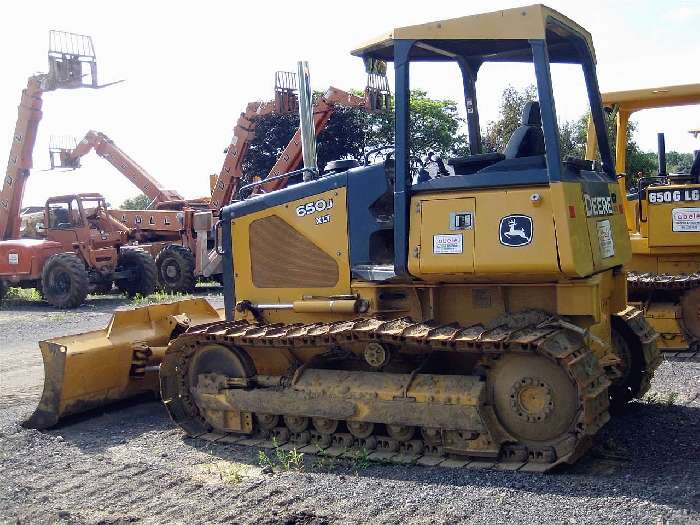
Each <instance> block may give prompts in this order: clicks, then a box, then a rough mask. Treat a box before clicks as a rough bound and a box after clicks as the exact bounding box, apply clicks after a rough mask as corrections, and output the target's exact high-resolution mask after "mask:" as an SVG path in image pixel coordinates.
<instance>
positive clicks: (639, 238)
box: [586, 84, 700, 359]
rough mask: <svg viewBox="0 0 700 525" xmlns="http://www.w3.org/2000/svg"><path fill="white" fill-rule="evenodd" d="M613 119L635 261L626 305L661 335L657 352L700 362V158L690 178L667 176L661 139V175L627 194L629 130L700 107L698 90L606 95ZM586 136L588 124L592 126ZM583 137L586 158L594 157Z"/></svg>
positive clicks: (629, 267)
mask: <svg viewBox="0 0 700 525" xmlns="http://www.w3.org/2000/svg"><path fill="white" fill-rule="evenodd" d="M602 99H603V105H604V106H605V107H606V108H610V109H614V110H616V111H617V113H616V129H617V134H616V137H617V139H616V142H615V155H616V156H615V172H616V173H617V174H618V182H619V184H620V193H621V195H622V196H623V201H622V202H623V203H624V211H625V216H626V219H627V229H628V231H629V235H630V240H631V246H632V258H631V259H630V261H629V262H628V263H627V264H626V265H625V269H626V270H627V272H628V273H627V287H628V292H629V300H630V301H631V302H633V303H634V304H635V305H636V306H637V307H639V308H641V309H642V310H643V311H644V315H645V317H646V318H647V321H648V322H649V323H650V324H651V325H652V326H653V327H654V328H655V329H656V331H657V332H659V334H660V336H661V337H660V339H659V347H660V348H661V350H662V351H664V352H666V353H667V356H670V357H673V358H675V359H694V358H697V357H698V355H700V346H699V345H700V237H698V235H700V233H699V232H700V179H699V177H700V156H699V152H697V151H696V152H695V162H694V163H693V166H692V167H691V169H690V171H689V172H688V173H667V170H666V163H665V140H664V137H663V134H660V137H659V146H660V147H659V173H658V174H657V175H656V176H653V177H642V178H640V179H639V180H638V181H637V187H635V188H630V189H629V190H628V189H627V188H626V186H625V184H626V178H625V176H624V174H625V172H626V171H627V139H628V137H627V124H628V122H629V119H630V117H631V115H632V114H634V113H635V112H637V111H643V110H645V109H653V108H669V107H681V106H687V105H698V104H700V84H686V85H680V86H663V87H656V88H649V89H638V90H633V91H616V92H610V93H603V95H602ZM589 128H590V124H589ZM594 149H595V134H593V133H591V132H590V129H589V133H588V144H587V150H588V151H587V154H586V158H588V159H592V158H594V156H595V151H594Z"/></svg>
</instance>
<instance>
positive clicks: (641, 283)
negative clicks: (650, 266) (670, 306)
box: [627, 272, 700, 292]
mask: <svg viewBox="0 0 700 525" xmlns="http://www.w3.org/2000/svg"><path fill="white" fill-rule="evenodd" d="M627 286H628V287H629V289H630V290H631V291H635V292H636V291H640V292H642V291H653V290H679V291H680V290H690V289H692V288H697V287H699V286H700V273H692V274H663V273H650V272H649V273H637V272H629V273H628V274H627Z"/></svg>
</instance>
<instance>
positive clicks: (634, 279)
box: [627, 272, 700, 362]
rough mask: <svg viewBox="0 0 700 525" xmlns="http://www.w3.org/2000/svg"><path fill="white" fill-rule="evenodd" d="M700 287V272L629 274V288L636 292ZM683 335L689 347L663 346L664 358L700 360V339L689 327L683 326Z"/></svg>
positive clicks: (683, 289)
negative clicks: (673, 347)
mask: <svg viewBox="0 0 700 525" xmlns="http://www.w3.org/2000/svg"><path fill="white" fill-rule="evenodd" d="M699 287H700V273H692V274H659V273H652V272H645V273H641V272H629V273H628V274H627V288H628V290H629V291H630V292H632V293H634V292H637V293H651V292H654V291H668V292H675V293H678V294H679V296H680V295H682V294H683V292H687V291H690V290H693V289H695V288H699ZM681 330H682V332H683V337H684V338H685V339H686V341H687V342H688V348H687V349H682V350H681V349H672V348H669V349H666V348H662V349H661V352H662V355H663V358H664V359H666V360H668V361H691V362H700V339H698V338H696V337H694V336H693V335H692V334H691V333H690V332H689V331H688V329H687V328H685V327H684V326H682V327H681Z"/></svg>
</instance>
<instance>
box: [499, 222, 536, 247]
mask: <svg viewBox="0 0 700 525" xmlns="http://www.w3.org/2000/svg"><path fill="white" fill-rule="evenodd" d="M516 224H517V221H516V220H515V219H511V220H509V221H508V231H507V232H505V233H504V234H503V235H505V236H506V237H508V238H509V239H510V238H512V237H522V238H523V239H525V240H526V241H527V242H530V237H528V236H527V235H526V234H525V229H524V228H516V227H515V225H516Z"/></svg>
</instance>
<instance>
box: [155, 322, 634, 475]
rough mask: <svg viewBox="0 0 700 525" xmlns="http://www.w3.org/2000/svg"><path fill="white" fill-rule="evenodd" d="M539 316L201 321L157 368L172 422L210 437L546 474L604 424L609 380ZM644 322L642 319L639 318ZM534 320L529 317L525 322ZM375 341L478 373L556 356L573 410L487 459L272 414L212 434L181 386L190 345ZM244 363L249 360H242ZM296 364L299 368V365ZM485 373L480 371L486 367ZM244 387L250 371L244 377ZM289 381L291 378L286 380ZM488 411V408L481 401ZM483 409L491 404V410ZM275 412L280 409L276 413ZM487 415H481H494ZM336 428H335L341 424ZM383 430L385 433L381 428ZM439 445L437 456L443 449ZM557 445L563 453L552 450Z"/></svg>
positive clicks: (423, 437)
mask: <svg viewBox="0 0 700 525" xmlns="http://www.w3.org/2000/svg"><path fill="white" fill-rule="evenodd" d="M541 315H542V314H540V315H539V317H538V315H535V314H533V313H530V315H529V317H528V314H525V315H522V314H516V315H512V316H506V318H505V319H501V322H499V323H498V324H496V325H489V326H485V325H482V324H476V325H472V326H466V327H465V326H459V325H457V324H454V323H453V324H448V325H439V324H435V323H432V322H418V323H417V322H414V321H412V320H411V319H409V318H400V319H395V320H391V321H385V320H381V319H376V318H367V319H357V320H352V321H342V322H335V323H316V324H299V325H278V324H277V325H259V324H250V323H248V322H247V321H224V322H217V323H212V324H208V325H200V326H198V327H196V328H193V329H191V330H189V331H188V332H186V333H185V334H183V335H181V336H180V337H178V338H177V339H176V340H174V341H173V342H171V345H170V347H169V349H168V351H167V353H166V355H165V358H164V361H163V364H162V366H161V394H162V397H163V400H164V403H165V406H166V408H167V409H168V412H169V413H170V415H171V417H172V419H173V420H174V421H175V422H176V423H177V424H178V425H179V426H180V427H181V428H183V429H184V430H185V432H187V433H188V434H189V435H190V436H193V437H199V438H201V439H206V440H209V441H215V442H217V443H237V444H241V445H249V446H258V447H263V448H265V447H268V448H269V447H273V446H283V448H288V449H291V448H296V449H299V450H300V451H301V452H304V453H307V454H315V453H320V454H323V455H329V456H333V457H337V456H345V457H352V456H357V455H358V454H367V455H368V456H367V457H368V459H370V460H378V461H392V462H398V463H416V464H422V465H442V466H445V467H450V466H452V467H462V466H466V467H468V468H498V469H506V470H523V471H539V472H544V471H547V470H549V469H551V468H553V467H554V466H556V465H558V464H560V463H564V462H568V463H572V462H574V461H576V460H577V459H578V458H579V457H580V456H581V455H582V454H583V453H584V452H585V451H586V450H587V449H588V448H589V446H590V443H591V438H592V436H593V435H594V434H595V433H596V432H598V430H599V429H600V428H601V427H602V426H603V425H604V424H605V423H606V422H607V421H608V420H609V414H608V403H609V400H608V386H609V385H610V381H609V379H608V377H607V376H606V373H605V371H604V370H603V368H602V367H601V366H600V365H599V364H598V361H597V359H596V357H595V356H594V354H593V353H592V351H591V350H590V349H589V348H588V347H587V346H586V345H585V344H584V341H583V339H582V338H581V337H580V335H578V334H576V333H573V332H571V331H569V330H567V329H564V328H561V327H559V326H556V322H554V323H553V322H552V321H553V319H552V318H551V317H548V316H547V322H546V323H545V322H543V318H542V317H541ZM642 319H643V318H642ZM533 321H534V322H533ZM358 341H359V342H369V341H374V342H378V343H385V344H390V345H398V346H401V347H410V348H413V349H419V350H423V351H424V352H425V353H430V352H435V351H441V352H460V353H462V352H463V353H468V354H474V355H476V356H477V357H478V361H479V366H480V367H482V368H483V369H485V370H487V371H488V370H489V368H490V367H491V366H492V365H493V364H494V363H495V362H496V361H497V360H498V359H499V358H500V357H501V356H504V355H506V354H528V355H532V354H533V353H534V354H537V355H540V356H544V357H545V358H547V359H549V360H551V361H553V362H555V363H556V364H557V365H558V366H559V367H561V368H563V369H564V370H565V371H566V374H567V375H568V377H570V378H572V379H573V380H574V382H575V383H576V388H577V395H578V409H577V415H576V417H575V418H574V420H573V422H572V423H571V426H570V429H569V431H567V433H566V434H565V436H564V437H562V439H561V442H560V443H558V444H556V446H547V447H543V448H542V449H538V448H533V447H530V448H528V447H527V446H525V445H523V444H520V443H517V442H513V440H512V438H511V439H505V440H503V441H508V443H507V444H503V442H502V441H501V447H500V451H499V452H497V453H496V454H492V455H491V456H489V457H472V456H461V455H458V454H454V453H448V452H453V450H452V449H451V448H450V447H449V446H448V445H449V443H448V441H447V440H446V435H447V434H446V433H445V432H443V431H437V432H435V433H433V434H431V433H430V432H426V430H428V429H422V432H416V434H415V435H414V436H411V437H412V438H413V439H408V440H405V441H400V440H397V439H394V438H392V437H390V436H388V435H385V433H382V430H384V427H385V425H383V424H377V425H375V427H378V428H379V429H381V430H378V431H377V432H375V433H372V434H370V435H368V436H367V437H363V438H358V437H357V433H356V435H353V434H351V433H349V432H347V431H341V432H333V433H330V434H321V433H319V432H317V431H316V430H314V429H313V427H309V429H308V430H303V431H301V432H295V431H294V430H292V429H290V428H289V427H288V426H287V425H285V423H284V419H283V418H282V417H280V418H279V419H278V422H279V424H278V425H277V426H274V427H273V428H268V429H265V430H257V432H253V433H251V434H250V435H241V434H236V433H229V432H218V431H216V430H215V429H214V428H213V427H212V426H211V425H210V424H209V423H208V422H207V421H206V420H205V419H204V418H203V417H202V415H201V414H200V412H199V410H198V407H197V404H196V401H195V399H194V396H193V395H192V393H191V392H190V391H189V387H188V386H187V385H188V382H187V374H188V370H189V368H188V366H189V362H190V360H191V358H192V356H193V355H194V353H195V352H196V350H197V348H198V347H199V345H202V344H211V343H216V344H220V345H224V346H228V347H229V348H232V349H233V348H236V349H238V350H237V351H240V350H241V349H242V350H244V351H245V350H246V349H247V348H252V347H256V348H261V347H262V348H268V349H269V350H270V351H275V350H279V349H284V348H287V349H290V350H294V349H301V348H303V347H327V348H329V349H330V348H337V347H342V346H343V345H347V344H349V343H355V342H358ZM248 364H249V365H250V366H252V363H248ZM302 366H304V365H302ZM487 373H488V372H487ZM248 379H249V380H250V383H251V384H254V383H255V377H250V378H248ZM287 380H288V381H290V380H292V379H291V378H288V379H287ZM479 408H480V409H481V408H483V409H484V410H485V411H488V410H489V409H490V407H488V406H484V405H481V406H480V407H479ZM491 411H492V410H491ZM279 415H280V416H282V415H284V414H279ZM495 420H496V417H495V414H494V415H492V418H491V420H490V421H495ZM343 426H344V425H343ZM487 430H488V432H487V433H489V434H499V433H500V434H502V433H503V429H496V428H493V429H492V428H488V429H487ZM389 433H391V432H389ZM446 448H447V449H448V451H447V452H446V450H445V449H446ZM556 450H560V451H561V450H565V451H566V453H565V454H561V453H560V454H557V452H556Z"/></svg>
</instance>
